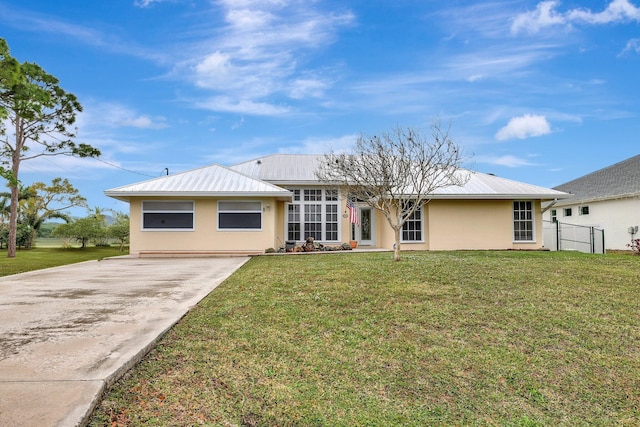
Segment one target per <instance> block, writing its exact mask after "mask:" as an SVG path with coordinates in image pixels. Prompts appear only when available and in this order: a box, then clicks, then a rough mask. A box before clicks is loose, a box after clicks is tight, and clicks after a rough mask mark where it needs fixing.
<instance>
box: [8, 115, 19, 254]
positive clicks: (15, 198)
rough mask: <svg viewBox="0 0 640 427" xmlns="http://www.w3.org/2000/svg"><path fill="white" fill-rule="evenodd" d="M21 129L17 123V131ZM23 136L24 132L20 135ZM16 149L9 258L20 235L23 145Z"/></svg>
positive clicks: (11, 181)
mask: <svg viewBox="0 0 640 427" xmlns="http://www.w3.org/2000/svg"><path fill="white" fill-rule="evenodd" d="M19 130H20V129H19V127H18V125H17V124H16V132H18V131H19ZM19 136H20V137H22V133H20V135H19ZM16 145H17V147H16V150H15V151H14V152H13V153H12V156H11V157H12V159H11V173H12V175H13V176H11V180H10V186H11V208H10V210H9V241H8V242H7V258H15V257H16V239H17V237H18V202H19V191H20V188H19V184H20V181H18V171H19V170H20V154H21V151H22V145H21V144H16Z"/></svg>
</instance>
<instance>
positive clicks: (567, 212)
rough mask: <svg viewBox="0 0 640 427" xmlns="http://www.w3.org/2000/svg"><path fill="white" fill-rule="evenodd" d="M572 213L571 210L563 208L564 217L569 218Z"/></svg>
mask: <svg viewBox="0 0 640 427" xmlns="http://www.w3.org/2000/svg"><path fill="white" fill-rule="evenodd" d="M572 213H573V212H572V211H571V208H564V216H571V214H572Z"/></svg>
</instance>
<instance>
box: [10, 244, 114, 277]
mask: <svg viewBox="0 0 640 427" xmlns="http://www.w3.org/2000/svg"><path fill="white" fill-rule="evenodd" d="M124 254H126V252H120V250H119V247H117V246H111V247H99V248H98V247H92V246H89V247H87V248H84V249H80V248H60V247H58V248H51V247H44V248H40V247H37V248H34V249H18V252H17V254H16V257H15V258H7V250H6V249H3V250H0V277H2V276H8V275H10V274H17V273H24V272H27V271H32V270H40V269H43V268H49V267H57V266H59V265H66V264H73V263H76V262H82V261H89V260H93V259H101V258H106V257H110V256H119V255H124Z"/></svg>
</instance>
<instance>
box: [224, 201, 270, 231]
mask: <svg viewBox="0 0 640 427" xmlns="http://www.w3.org/2000/svg"><path fill="white" fill-rule="evenodd" d="M261 228H262V203H261V202H250V201H220V202H218V229H219V230H260V229H261Z"/></svg>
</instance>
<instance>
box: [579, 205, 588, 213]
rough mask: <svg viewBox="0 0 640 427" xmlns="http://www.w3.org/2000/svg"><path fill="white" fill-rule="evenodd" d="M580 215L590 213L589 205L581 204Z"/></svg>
mask: <svg viewBox="0 0 640 427" xmlns="http://www.w3.org/2000/svg"><path fill="white" fill-rule="evenodd" d="M585 210H586V212H585ZM578 215H589V205H584V206H580V207H579V208H578Z"/></svg>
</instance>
